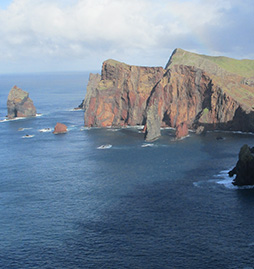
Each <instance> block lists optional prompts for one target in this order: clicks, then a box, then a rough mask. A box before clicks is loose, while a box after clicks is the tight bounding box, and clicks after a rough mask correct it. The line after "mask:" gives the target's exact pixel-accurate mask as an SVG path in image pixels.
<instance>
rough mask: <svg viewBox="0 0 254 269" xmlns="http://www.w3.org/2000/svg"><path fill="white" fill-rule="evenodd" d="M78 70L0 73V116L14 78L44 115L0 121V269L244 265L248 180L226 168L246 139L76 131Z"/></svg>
mask: <svg viewBox="0 0 254 269" xmlns="http://www.w3.org/2000/svg"><path fill="white" fill-rule="evenodd" d="M87 79H88V73H62V74H57V73H56V74H33V75H1V76H0V117H1V119H4V116H5V115H6V113H7V110H6V101H7V96H8V92H9V90H10V89H11V87H12V86H13V85H15V84H17V86H19V87H21V88H22V89H23V90H26V91H28V92H29V93H30V97H31V98H32V99H33V101H34V104H35V106H36V107H37V111H38V113H42V115H41V116H39V117H36V118H30V119H22V120H16V121H5V122H0V140H1V147H0V153H1V154H0V268H194V269H197V268H226V269H233V268H234V269H238V268H245V269H247V268H248V269H250V268H254V189H252V188H245V189H238V188H236V187H233V186H232V184H231V180H230V179H229V178H228V177H227V171H228V170H229V169H230V168H232V166H234V165H235V163H236V161H237V154H238V152H239V149H240V147H241V146H242V145H243V144H245V143H248V144H249V145H251V146H253V142H254V136H253V135H250V134H233V133H208V134H207V135H206V136H205V137H202V136H196V135H195V134H190V137H188V138H186V139H184V140H181V141H174V140H173V135H174V131H173V130H164V131H163V136H162V137H161V139H159V140H158V141H156V142H154V143H152V145H148V146H147V147H144V144H145V143H144V141H143V135H142V134H141V133H139V130H138V129H132V128H128V129H124V130H112V129H84V128H83V125H84V122H83V111H72V108H74V107H76V106H78V105H79V104H80V102H81V100H82V99H83V98H84V95H85V87H86V83H87ZM57 122H62V123H65V124H66V125H67V126H68V129H69V132H68V133H67V134H64V135H53V134H52V132H40V131H39V130H40V129H43V128H54V126H55V124H56V123H57ZM20 128H25V129H23V131H20V130H19V129H20ZM26 134H29V135H34V136H33V137H31V138H22V137H23V136H24V135H26ZM217 136H222V137H223V138H224V139H223V140H217V139H216V137H217ZM103 144H111V145H112V147H111V148H109V149H97V147H99V146H100V145H103Z"/></svg>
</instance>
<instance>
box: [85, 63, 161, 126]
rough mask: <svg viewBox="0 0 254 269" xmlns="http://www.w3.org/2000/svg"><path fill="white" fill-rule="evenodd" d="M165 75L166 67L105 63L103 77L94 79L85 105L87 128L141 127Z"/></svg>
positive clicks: (91, 81) (90, 82)
mask: <svg viewBox="0 0 254 269" xmlns="http://www.w3.org/2000/svg"><path fill="white" fill-rule="evenodd" d="M163 74H164V69H163V68H162V67H137V66H130V65H126V64H123V63H119V62H117V61H114V60H108V61H106V62H104V63H103V66H102V72H101V77H100V78H99V77H98V76H97V77H92V78H91V77H90V81H89V87H88V93H87V95H86V98H85V101H84V104H85V110H86V112H85V125H86V126H99V127H106V126H124V125H141V124H142V123H144V121H145V109H146V102H147V99H148V97H149V95H150V93H151V89H152V87H153V85H155V84H156V83H157V82H158V81H159V80H160V79H161V78H162V76H163ZM91 85H92V86H91Z"/></svg>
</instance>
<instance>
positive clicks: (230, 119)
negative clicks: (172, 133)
mask: <svg viewBox="0 0 254 269" xmlns="http://www.w3.org/2000/svg"><path fill="white" fill-rule="evenodd" d="M246 61H247V62H246ZM246 61H245V62H242V61H239V60H234V59H230V58H225V57H211V56H204V55H198V54H193V53H190V52H186V51H184V50H181V49H177V50H175V51H174V52H173V54H172V55H171V57H170V60H169V62H168V64H167V65H166V68H165V69H164V68H162V67H140V66H131V65H127V64H124V63H120V62H117V61H114V60H107V61H105V62H104V63H103V66H102V71H101V75H98V74H97V75H90V80H89V83H88V87H87V94H86V97H85V100H84V103H83V107H84V109H85V125H86V126H98V127H105V126H125V125H131V126H132V125H145V130H146V135H145V137H146V139H147V140H153V139H155V138H157V137H159V136H160V127H167V126H169V127H174V128H176V127H178V126H182V125H183V123H184V126H185V125H186V126H187V127H188V128H189V129H196V128H198V127H199V126H204V127H205V129H206V130H209V129H211V130H213V129H226V130H241V131H252V132H254V113H253V107H252V106H253V101H254V87H253V86H254V83H252V82H253V77H254V64H253V68H252V63H254V61H250V62H249V60H246ZM225 62H226V63H225ZM247 63H248V64H247ZM242 64H245V65H246V66H247V69H246V70H247V71H248V72H247V71H246V74H247V75H248V76H249V77H248V76H243V74H244V68H243V67H242V66H241V65H242ZM239 65H240V67H239ZM229 67H230V68H229ZM232 70H234V71H235V73H232ZM180 133H181V132H180Z"/></svg>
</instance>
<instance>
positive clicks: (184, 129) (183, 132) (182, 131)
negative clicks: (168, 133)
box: [175, 122, 189, 139]
mask: <svg viewBox="0 0 254 269" xmlns="http://www.w3.org/2000/svg"><path fill="white" fill-rule="evenodd" d="M188 134H189V130H188V125H187V123H186V122H182V123H180V124H179V125H177V126H176V132H175V136H176V139H182V138H184V137H186V136H187V135H188Z"/></svg>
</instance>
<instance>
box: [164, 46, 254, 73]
mask: <svg viewBox="0 0 254 269" xmlns="http://www.w3.org/2000/svg"><path fill="white" fill-rule="evenodd" d="M175 64H183V65H191V66H196V67H198V68H201V69H203V70H205V71H206V72H208V73H212V74H214V75H224V74H225V73H228V72H229V73H233V74H237V75H239V76H242V77H247V78H248V77H254V60H247V59H244V60H237V59H233V58H228V57H224V56H207V55H202V54H197V53H192V52H189V51H185V50H183V49H179V48H178V49H175V50H174V52H173V53H172V55H171V57H170V59H169V61H168V63H167V65H166V69H168V68H170V66H172V65H175Z"/></svg>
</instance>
